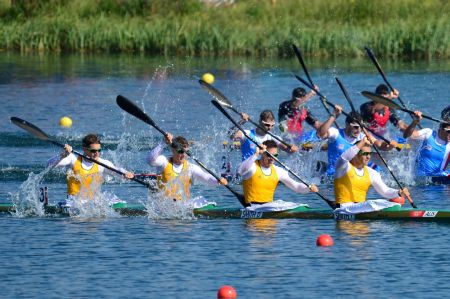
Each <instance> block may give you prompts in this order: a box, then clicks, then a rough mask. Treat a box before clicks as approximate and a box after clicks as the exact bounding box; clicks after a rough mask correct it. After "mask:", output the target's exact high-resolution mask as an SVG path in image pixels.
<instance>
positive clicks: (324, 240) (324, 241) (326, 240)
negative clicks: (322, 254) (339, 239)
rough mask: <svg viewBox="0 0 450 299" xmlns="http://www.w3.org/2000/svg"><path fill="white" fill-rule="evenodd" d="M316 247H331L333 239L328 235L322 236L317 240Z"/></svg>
mask: <svg viewBox="0 0 450 299" xmlns="http://www.w3.org/2000/svg"><path fill="white" fill-rule="evenodd" d="M316 245H317V246H333V238H332V237H331V236H330V235H327V234H323V235H320V236H319V237H318V238H317V241H316Z"/></svg>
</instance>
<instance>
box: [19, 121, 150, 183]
mask: <svg viewBox="0 0 450 299" xmlns="http://www.w3.org/2000/svg"><path fill="white" fill-rule="evenodd" d="M11 122H12V123H13V124H15V125H16V126H18V127H20V128H22V129H24V130H25V131H27V132H28V133H30V134H31V135H33V136H35V137H37V138H38V139H40V140H43V141H47V142H50V143H52V144H54V145H56V146H59V147H62V148H64V144H62V143H59V142H58V141H55V140H52V139H51V138H50V137H49V136H48V135H47V134H46V133H45V132H44V131H42V130H41V129H39V128H38V127H36V126H35V125H33V124H32V123H29V122H27V121H26V120H23V119H20V118H18V117H11ZM72 152H73V153H74V154H76V155H78V156H80V157H83V159H85V160H88V161H91V162H93V163H96V164H98V165H101V166H103V167H105V168H106V169H109V170H111V171H113V172H115V173H118V174H120V175H122V176H125V173H123V172H122V171H120V170H118V169H115V168H112V167H110V166H108V165H106V164H104V163H102V162H100V161H97V160H95V159H92V158H90V157H88V156H86V155H83V154H82V153H80V152H77V151H76V150H72ZM131 180H133V181H135V182H137V183H139V184H142V185H144V186H146V187H147V188H150V187H151V186H150V184H148V183H147V182H144V181H141V180H139V179H137V178H132V179H131Z"/></svg>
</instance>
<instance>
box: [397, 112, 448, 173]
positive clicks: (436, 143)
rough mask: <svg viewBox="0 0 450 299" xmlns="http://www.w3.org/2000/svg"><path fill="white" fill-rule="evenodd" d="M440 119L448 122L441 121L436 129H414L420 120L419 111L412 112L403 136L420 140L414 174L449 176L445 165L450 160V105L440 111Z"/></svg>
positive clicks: (420, 114)
mask: <svg viewBox="0 0 450 299" xmlns="http://www.w3.org/2000/svg"><path fill="white" fill-rule="evenodd" d="M441 116H442V119H443V120H444V121H447V122H448V123H447V124H445V123H441V124H440V125H439V129H438V130H437V131H435V130H432V129H429V128H425V129H422V130H416V126H417V124H419V122H420V121H421V120H422V113H421V112H420V111H416V112H414V120H413V121H412V122H411V124H410V125H409V126H408V128H406V130H405V132H404V134H403V137H405V138H408V137H410V138H411V139H416V140H421V141H422V144H421V146H420V149H419V152H418V155H417V159H416V174H417V175H418V176H449V175H450V172H449V171H447V170H446V169H447V166H448V164H449V162H450V107H447V108H446V109H444V110H443V111H442V114H441Z"/></svg>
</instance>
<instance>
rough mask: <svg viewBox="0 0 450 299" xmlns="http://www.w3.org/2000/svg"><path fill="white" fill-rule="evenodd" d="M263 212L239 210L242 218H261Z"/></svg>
mask: <svg viewBox="0 0 450 299" xmlns="http://www.w3.org/2000/svg"><path fill="white" fill-rule="evenodd" d="M262 215H263V212H257V211H247V210H241V218H242V219H252V218H261V217H262Z"/></svg>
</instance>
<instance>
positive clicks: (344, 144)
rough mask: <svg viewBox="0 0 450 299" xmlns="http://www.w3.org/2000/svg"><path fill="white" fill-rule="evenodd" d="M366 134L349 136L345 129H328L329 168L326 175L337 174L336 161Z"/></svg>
mask: <svg viewBox="0 0 450 299" xmlns="http://www.w3.org/2000/svg"><path fill="white" fill-rule="evenodd" d="M364 136H365V135H364V133H363V132H361V133H359V135H358V136H357V137H353V136H347V135H346V134H345V131H344V129H336V128H329V129H328V168H327V172H326V174H327V175H329V176H332V175H334V173H335V164H336V161H337V160H338V159H339V157H341V155H342V154H343V153H344V152H345V151H346V150H347V149H349V148H350V147H352V146H353V145H355V144H356V143H357V142H358V141H360V140H362V139H364Z"/></svg>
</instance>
